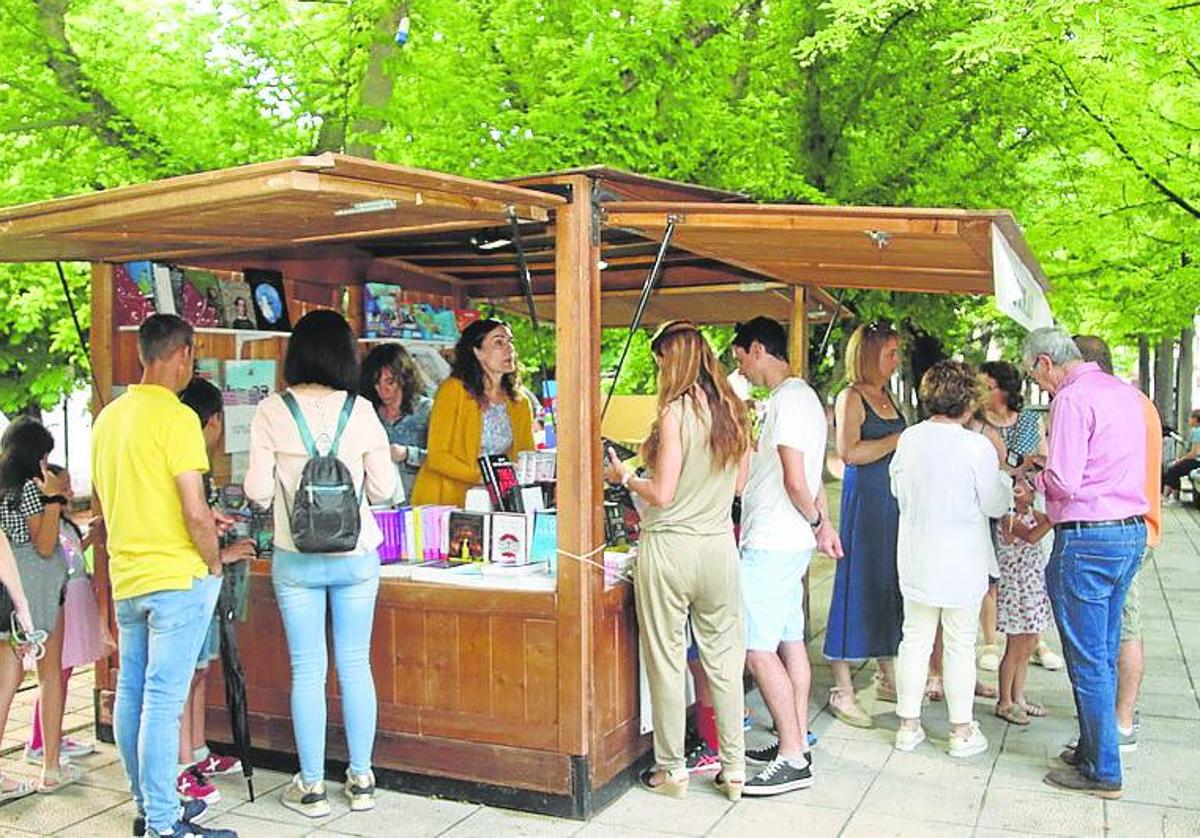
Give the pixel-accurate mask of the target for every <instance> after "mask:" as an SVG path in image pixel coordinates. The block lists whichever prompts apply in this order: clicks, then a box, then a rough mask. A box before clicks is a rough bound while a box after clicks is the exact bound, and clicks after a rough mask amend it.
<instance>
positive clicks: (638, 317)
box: [600, 215, 679, 421]
mask: <svg viewBox="0 0 1200 838" xmlns="http://www.w3.org/2000/svg"><path fill="white" fill-rule="evenodd" d="M678 220H679V219H678V217H677V216H674V215H668V216H667V226H666V229H665V230H663V240H662V244H660V245H659V247H658V255H656V256H655V257H654V264H653V265H651V266H650V273H648V274H647V275H646V282H645V284H643V285H642V296H641V297H640V298H638V304H637V310H636V311H634V313H633V322H632V323H630V324H629V334H627V335H626V336H625V346H624V347H623V348H622V349H621V358H620V360H618V361H617V366H616V367H615V368H614V369H613V380H612V384H610V385H609V387H608V395H607V396H606V397H605V399H604V407H603V408H602V409H601V411H600V419H601V420H602V421H603V419H604V416H605V414H606V413H608V404H609V402H611V401H612V397H613V393H615V392H616V391H617V382H618V381H620V379H621V368H622V367H624V366H625V356H626V355H628V354H629V345H630V344H631V343H632V342H633V336H634V334H635V333H636V332H637V330H638V327H640V326H641V325H642V315H643V314H645V313H646V306H647V305H648V304H649V302H650V295H651V294H652V293H653V292H654V286H655V284H656V283H657V282H658V275H659V273H660V272H661V271H662V265H663V261H664V260H665V259H666V257H667V249H668V248H669V247H670V246H671V237H672V236H674V235H675V224H676V222H677V221H678Z"/></svg>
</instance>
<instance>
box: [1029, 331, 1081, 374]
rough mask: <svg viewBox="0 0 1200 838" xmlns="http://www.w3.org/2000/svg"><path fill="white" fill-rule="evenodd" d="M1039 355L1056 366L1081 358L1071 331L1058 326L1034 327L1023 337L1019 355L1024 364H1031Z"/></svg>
mask: <svg viewBox="0 0 1200 838" xmlns="http://www.w3.org/2000/svg"><path fill="white" fill-rule="evenodd" d="M1039 355H1045V356H1047V357H1048V358H1049V359H1050V361H1051V363H1053V364H1054V365H1056V366H1061V365H1062V364H1069V363H1071V362H1072V361H1082V360H1083V355H1081V354H1080V352H1079V347H1078V346H1076V345H1075V341H1074V339H1073V338H1072V337H1071V333H1070V332H1068V331H1067V330H1066V329H1061V328H1059V327H1058V326H1046V327H1044V328H1041V329H1034V330H1033V331H1032V332H1030V333H1029V335H1028V336H1027V337H1026V338H1025V345H1024V346H1023V347H1022V348H1021V356H1022V358H1024V360H1025V365H1026V366H1029V365H1030V364H1032V363H1033V361H1034V360H1035V359H1036V358H1037V356H1039Z"/></svg>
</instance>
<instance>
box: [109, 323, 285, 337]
mask: <svg viewBox="0 0 1200 838" xmlns="http://www.w3.org/2000/svg"><path fill="white" fill-rule="evenodd" d="M139 328H141V327H140V326H118V327H117V331H119V332H136V331H137V330H138V329H139ZM192 330H193V331H194V332H195V333H196V334H198V335H241V336H243V337H247V338H253V339H258V338H286V337H291V336H292V333H291V332H268V331H266V330H264V329H229V328H226V327H224V326H193V327H192Z"/></svg>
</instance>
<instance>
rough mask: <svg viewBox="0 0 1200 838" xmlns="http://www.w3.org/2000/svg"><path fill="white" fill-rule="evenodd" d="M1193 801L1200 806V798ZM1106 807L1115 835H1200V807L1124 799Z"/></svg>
mask: <svg viewBox="0 0 1200 838" xmlns="http://www.w3.org/2000/svg"><path fill="white" fill-rule="evenodd" d="M1193 803H1194V804H1195V805H1196V806H1200V801H1193ZM1106 808H1107V810H1108V829H1109V834H1111V835H1113V836H1123V835H1128V836H1137V838H1145V836H1151V835H1161V836H1163V838H1184V836H1195V835H1200V809H1173V808H1169V807H1165V806H1147V805H1143V804H1141V803H1133V802H1130V801H1129V800H1126V799H1124V798H1122V799H1121V800H1113V801H1109V802H1108V803H1107V804H1106Z"/></svg>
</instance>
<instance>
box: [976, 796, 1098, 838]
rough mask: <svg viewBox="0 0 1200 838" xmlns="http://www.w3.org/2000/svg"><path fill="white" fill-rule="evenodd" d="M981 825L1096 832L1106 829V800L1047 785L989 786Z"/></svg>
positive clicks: (1052, 831)
mask: <svg viewBox="0 0 1200 838" xmlns="http://www.w3.org/2000/svg"><path fill="white" fill-rule="evenodd" d="M1041 789H1045V791H1044V792H1043V791H1041ZM978 825H979V826H980V827H989V828H994V829H1012V830H1018V831H1024V832H1034V833H1038V834H1040V835H1080V834H1090V835H1095V834H1099V833H1100V832H1102V831H1103V830H1104V802H1103V801H1102V800H1100V799H1098V798H1095V797H1089V796H1087V795H1083V794H1075V793H1073V792H1056V791H1054V790H1053V789H1051V787H1050V786H1046V785H1041V786H1039V787H1035V788H1024V789H1006V788H989V789H988V792H987V798H986V799H985V800H984V802H983V809H982V811H981V812H980V816H979V823H978Z"/></svg>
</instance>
